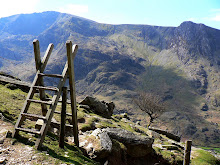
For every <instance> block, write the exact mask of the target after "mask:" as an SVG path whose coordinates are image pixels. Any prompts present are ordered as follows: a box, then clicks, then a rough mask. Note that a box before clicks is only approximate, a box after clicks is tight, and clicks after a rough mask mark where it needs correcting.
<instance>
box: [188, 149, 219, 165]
mask: <svg viewBox="0 0 220 165" xmlns="http://www.w3.org/2000/svg"><path fill="white" fill-rule="evenodd" d="M195 154H196V155H198V156H196V157H195V158H194V159H192V160H191V164H192V165H198V164H199V165H218V164H220V161H219V160H218V159H217V158H215V157H214V156H213V155H212V154H210V153H209V152H208V151H205V150H197V151H196V153H195Z"/></svg>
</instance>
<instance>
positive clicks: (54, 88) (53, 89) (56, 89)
mask: <svg viewBox="0 0 220 165" xmlns="http://www.w3.org/2000/svg"><path fill="white" fill-rule="evenodd" d="M33 88H34V89H45V90H50V91H59V89H58V88H56V87H43V86H33Z"/></svg>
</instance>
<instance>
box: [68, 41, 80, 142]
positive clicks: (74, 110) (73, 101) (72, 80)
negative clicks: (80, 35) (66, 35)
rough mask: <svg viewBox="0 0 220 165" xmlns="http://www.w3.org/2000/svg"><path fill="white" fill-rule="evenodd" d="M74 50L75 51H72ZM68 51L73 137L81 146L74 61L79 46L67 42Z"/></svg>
mask: <svg viewBox="0 0 220 165" xmlns="http://www.w3.org/2000/svg"><path fill="white" fill-rule="evenodd" d="M72 49H73V51H72ZM66 50H67V62H68V75H69V86H70V100H71V109H72V121H73V136H74V142H75V144H76V145H77V146H79V137H78V123H77V106H76V89H75V74H74V63H73V60H74V58H75V56H76V52H77V50H78V46H77V45H74V46H72V42H71V41H67V42H66Z"/></svg>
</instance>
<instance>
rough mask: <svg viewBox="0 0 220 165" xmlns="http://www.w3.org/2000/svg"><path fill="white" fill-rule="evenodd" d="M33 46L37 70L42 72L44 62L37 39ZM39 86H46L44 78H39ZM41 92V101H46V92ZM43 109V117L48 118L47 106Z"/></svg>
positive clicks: (42, 107) (42, 106) (43, 105)
mask: <svg viewBox="0 0 220 165" xmlns="http://www.w3.org/2000/svg"><path fill="white" fill-rule="evenodd" d="M33 46H34V55H35V64H36V70H37V71H38V70H41V64H42V62H41V57H40V45H39V41H38V40H37V39H35V40H34V41H33ZM37 84H38V85H39V86H44V82H43V78H42V77H39V78H38V82H37ZM39 92H40V99H41V100H45V99H46V94H45V91H44V90H42V89H40V90H39ZM41 109H42V115H43V116H46V114H47V105H45V104H41Z"/></svg>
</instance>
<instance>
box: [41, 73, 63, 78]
mask: <svg viewBox="0 0 220 165" xmlns="http://www.w3.org/2000/svg"><path fill="white" fill-rule="evenodd" d="M38 75H39V76H46V77H55V78H63V76H62V75H60V74H44V73H39V74H38Z"/></svg>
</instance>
